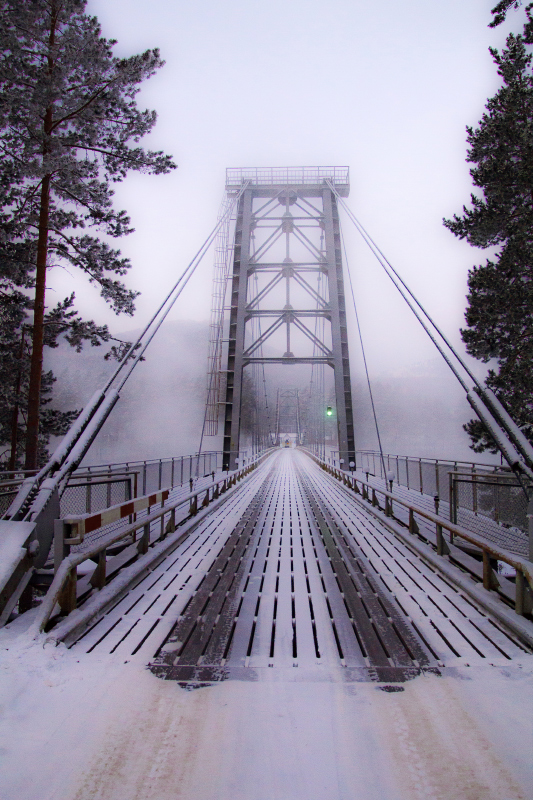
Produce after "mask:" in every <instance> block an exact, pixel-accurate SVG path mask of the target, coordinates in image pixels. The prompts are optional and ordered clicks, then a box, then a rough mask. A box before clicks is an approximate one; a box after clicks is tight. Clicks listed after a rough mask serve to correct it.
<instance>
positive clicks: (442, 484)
mask: <svg viewBox="0 0 533 800" xmlns="http://www.w3.org/2000/svg"><path fill="white" fill-rule="evenodd" d="M383 458H384V461H385V470H386V472H394V483H396V484H397V485H398V486H405V487H406V488H407V489H412V490H414V491H416V492H420V494H429V495H432V496H434V495H436V494H438V495H439V497H440V499H441V501H443V502H446V503H447V502H449V499H450V495H449V485H450V484H449V477H448V475H449V473H450V472H459V471H461V472H463V473H464V472H467V471H468V472H472V473H474V472H475V473H484V474H493V473H495V472H498V473H501V471H502V467H500V466H496V465H491V464H480V463H478V462H474V461H459V460H457V461H452V460H448V459H435V458H414V457H413V456H400V455H391V454H390V453H384V454H383ZM330 463H331V464H332V465H333V466H335V467H340V463H339V451H338V450H332V451H331V452H330ZM354 463H355V467H354V469H355V470H357V471H359V472H366V473H368V474H369V475H373V476H374V477H376V478H382V479H383V480H388V479H387V476H386V475H384V474H383V465H382V463H381V456H380V454H379V452H377V451H376V450H356V453H355V462H354Z"/></svg>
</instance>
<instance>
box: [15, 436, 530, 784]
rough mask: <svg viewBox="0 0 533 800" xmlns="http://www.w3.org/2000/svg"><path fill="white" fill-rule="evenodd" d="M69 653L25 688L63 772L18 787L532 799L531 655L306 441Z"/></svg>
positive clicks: (22, 780)
mask: <svg viewBox="0 0 533 800" xmlns="http://www.w3.org/2000/svg"><path fill="white" fill-rule="evenodd" d="M9 636H10V633H9V630H6V634H5V637H6V638H5V639H4V642H5V643H6V644H7V645H8V646H9V647H10V649H11V653H12V655H11V658H12V659H13V661H15V659H16V658H17V655H16V654H17V652H20V654H21V656H20V658H19V660H18V661H17V664H18V666H19V669H20V668H21V667H22V665H23V664H24V658H26V660H27V659H28V650H27V648H26V650H24V651H23V650H20V651H17V647H16V645H15V643H14V642H13V638H12V639H9ZM11 637H13V634H11ZM48 649H49V648H48ZM50 657H51V656H50V653H46V652H44V651H43V652H41V653H40V654H39V655H38V656H37V655H35V656H34V659H37V660H38V659H41V661H42V663H43V665H44V662H45V661H46V658H48V659H50ZM55 658H56V659H57V658H58V656H57V655H56V656H55ZM60 658H61V660H62V672H61V675H62V676H63V684H62V685H63V689H62V691H58V692H56V693H55V695H54V693H52V694H53V697H51V696H50V693H48V694H46V692H45V695H43V691H42V686H41V687H40V691H39V690H38V689H39V687H37V686H36V683H35V674H36V673H38V672H39V670H38V669H36V667H35V662H34V661H32V659H30V662H31V664H32V668H31V669H30V670H29V671H28V676H27V680H26V684H25V685H24V688H25V691H26V701H25V702H26V703H27V702H28V697H30V698H33V699H34V702H35V712H34V713H35V714H36V715H37V719H36V724H38V723H39V713H40V711H39V709H40V710H41V713H42V715H44V713H45V711H46V713H47V715H48V718H49V717H50V714H52V716H54V717H55V719H56V720H57V719H60V720H61V725H59V726H58V725H55V724H54V726H53V727H54V736H53V737H52V736H50V739H49V741H48V747H49V748H50V749H49V751H48V753H47V758H48V763H51V764H53V765H54V770H53V771H52V770H51V769H50V768H49V769H45V770H44V771H43V773H42V774H41V775H40V776H39V778H38V779H35V778H34V779H33V784H31V780H30V779H29V778H28V777H27V776H26V777H25V776H24V775H22V774H20V775H18V776H17V777H15V775H14V774H12V773H11V772H9V771H8V773H7V774H6V776H5V777H4V778H0V793H1V792H2V790H4V794H5V795H6V796H12V797H15V796H16V797H30V796H31V797H33V796H39V797H54V798H65V799H66V798H67V797H68V798H73V797H75V798H76V800H85V798H104V797H105V798H106V800H114V799H115V798H116V799H117V800H118V799H119V798H126V797H128V798H130V797H132V798H133V797H138V798H158V799H159V800H166V798H167V797H168V798H170V797H172V798H174V797H183V798H191V799H192V798H194V799H195V800H196V798H198V800H200V798H202V800H204V799H205V800H206V799H207V798H221V799H222V798H224V799H225V798H228V799H229V798H232V800H233V798H246V800H300V798H302V800H313V799H314V798H317V800H318V798H320V800H327V799H328V798H331V800H336V799H337V798H343V799H344V798H346V799H347V800H348V798H349V799H350V800H353V798H356V797H357V798H358V799H359V798H361V800H367V799H368V800H377V798H380V800H389V798H391V800H392V798H394V799H395V800H400V799H401V800H404V798H405V800H407V799H408V798H409V800H411V799H412V798H443V800H444V798H446V800H448V798H457V800H459V798H470V797H471V798H472V799H474V798H477V797H483V798H488V800H491V799H494V800H504V798H510V797H513V798H522V797H523V798H526V797H532V795H531V793H530V792H529V789H526V788H524V787H525V786H527V782H528V780H529V781H530V778H531V772H530V746H531V743H532V737H531V727H530V723H529V721H528V720H529V718H530V717H529V716H528V713H527V712H526V710H525V709H524V708H522V705H523V704H530V703H531V692H530V693H529V697H528V696H527V693H526V688H527V687H528V685H529V687H530V683H531V676H532V673H533V668H532V666H531V655H529V654H528V652H527V650H526V648H525V647H524V646H523V645H522V644H521V643H520V642H519V641H518V640H517V639H515V638H514V636H513V635H511V634H510V633H508V632H507V631H505V630H504V629H503V628H502V626H501V625H499V624H498V623H497V622H496V621H495V620H492V619H490V618H489V617H488V616H487V614H486V613H485V612H484V611H482V610H481V609H480V608H477V607H476V606H475V605H474V604H473V602H472V601H471V600H470V599H469V598H468V597H466V595H463V594H462V593H461V592H460V591H458V590H456V589H455V588H454V587H453V586H451V585H450V584H449V583H448V582H447V581H446V580H445V579H444V578H443V577H442V576H441V575H440V574H439V573H437V572H436V571H435V570H433V569H432V568H431V567H429V566H428V565H427V564H426V563H425V562H424V561H422V560H421V559H420V558H419V557H418V556H417V555H416V554H414V553H413V552H411V551H410V550H409V549H408V547H406V546H405V545H404V544H402V543H401V542H400V541H399V540H397V539H396V538H395V537H394V536H393V534H391V533H389V532H388V531H386V530H385V529H384V528H383V527H382V526H381V525H380V524H379V522H378V521H377V520H376V519H375V517H373V516H372V515H371V513H370V512H369V511H368V510H367V509H365V508H364V506H362V505H361V503H360V502H358V501H357V500H356V498H355V497H351V496H350V495H349V494H348V493H347V492H345V491H344V490H343V488H342V486H340V485H339V484H338V483H337V482H336V481H335V480H334V479H332V478H331V477H329V476H327V475H325V474H324V473H322V472H321V471H320V470H319V468H318V467H317V466H316V465H315V464H314V463H313V462H312V461H311V460H310V459H308V458H307V457H306V456H305V455H304V454H302V453H299V452H297V451H292V450H283V451H279V452H278V453H276V454H275V455H274V456H273V457H272V458H270V459H268V460H267V462H266V463H265V464H264V465H263V466H262V467H261V468H260V469H258V470H257V471H256V472H255V473H253V474H252V476H251V477H250V479H249V480H248V481H247V482H246V483H244V484H243V486H242V487H241V488H240V490H239V491H238V492H236V493H234V494H233V495H232V496H231V497H229V498H228V500H227V502H226V503H225V504H224V506H223V507H222V510H221V511H220V512H219V513H218V514H216V515H210V516H208V517H206V519H205V520H203V521H202V523H201V524H200V525H199V526H198V527H197V529H196V530H195V531H194V533H193V534H191V536H190V537H189V538H188V539H187V540H186V541H185V542H183V544H182V545H180V547H179V548H177V549H176V550H175V551H174V552H173V553H172V555H171V556H170V557H169V558H167V560H166V561H165V562H164V563H162V564H161V565H159V566H158V567H157V568H156V569H154V570H153V572H152V573H151V574H150V575H149V576H148V577H146V578H144V580H142V581H140V582H139V583H138V584H137V585H136V586H134V587H132V588H131V590H130V591H129V593H128V595H127V596H126V597H124V598H123V599H122V600H121V601H120V602H119V603H118V604H117V605H116V607H115V608H113V609H112V610H111V611H110V612H109V613H108V614H107V615H106V616H105V617H104V618H103V619H102V620H101V621H100V622H98V623H97V624H96V625H95V626H94V627H93V628H92V629H90V630H89V631H87V632H86V634H85V635H84V636H83V637H82V638H80V639H79V640H78V641H77V642H75V643H74V644H73V645H72V646H71V647H70V649H69V650H68V651H67V650H66V649H65V648H60ZM39 663H41V662H39ZM146 665H149V670H147V669H146ZM42 671H43V673H44V674H46V668H45V666H42ZM80 675H81V676H83V679H84V694H85V695H86V696H87V697H88V698H90V701H89V705H88V704H87V702H82V701H81V700H78V702H81V713H78V715H74V719H70V717H69V714H68V708H67V707H68V703H69V697H70V698H71V700H72V698H73V697H75V695H73V694H72V692H70V687H71V686H74V685H75V684H76V681H77V684H76V685H79V681H80ZM32 676H33V677H32ZM162 679H163V680H162ZM19 680H20V679H19ZM65 684H66V688H65ZM60 685H61V681H60ZM184 690H189V691H184ZM193 690H194V691H193ZM43 696H46V697H47V700H46V702H45V701H44V700H43ZM496 698H498V699H496ZM43 703H44V705H43ZM43 709H45V711H43ZM17 713H18V716H17ZM19 718H20V709H18V710H17V708H16V707H14V710H13V714H12V715H11V716H10V714H8V715H7V723H6V724H7V725H8V726H9V725H11V727H10V732H11V733H13V730H14V728H13V725H14V726H15V729H16V725H17V719H19ZM87 729H88V730H87ZM8 738H9V737H8ZM80 741H81V744H83V745H84V747H85V748H86V749H85V751H83V750H82V751H80V750H79V743H80ZM72 742H77V743H78V744H77V747H76V750H75V753H74V752H73V749H72V746H71V744H72ZM18 747H19V749H21V751H22V752H23V755H24V758H31V754H32V753H31V744H28V743H26V742H25V743H24V744H21V743H19V745H18ZM8 750H9V747H8ZM66 752H68V758H67V759H65V753H66ZM19 757H20V755H19ZM47 776H48V777H47ZM36 780H37V782H35V781H36ZM28 781H30V784H31V785H32V786H33V794H32V793H31V791H32V790H29V789H28V786H29V785H30V784H29V783H28ZM46 781H48V783H47V782H46ZM54 787H55V788H54ZM6 789H7V790H8V791H7V792H6ZM10 791H11V794H9V792H10ZM47 792H48V793H47ZM528 792H529V793H528Z"/></svg>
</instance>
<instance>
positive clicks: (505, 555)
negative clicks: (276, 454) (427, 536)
mask: <svg viewBox="0 0 533 800" xmlns="http://www.w3.org/2000/svg"><path fill="white" fill-rule="evenodd" d="M306 453H307V455H309V456H310V457H311V458H312V459H313V461H315V462H316V463H317V464H318V465H319V466H320V468H321V469H323V470H324V471H325V472H328V473H329V474H330V475H332V477H334V478H336V479H337V480H339V481H342V483H343V484H344V485H345V486H348V487H349V488H351V489H352V490H353V491H354V492H355V493H357V494H361V497H362V498H363V499H364V500H369V502H370V503H371V504H372V505H373V506H374V507H376V506H378V507H379V504H378V502H377V496H376V495H377V494H380V495H382V496H383V497H384V498H385V514H386V516H388V517H392V516H393V502H394V503H396V504H398V505H401V506H403V507H404V508H406V509H408V511H409V531H410V533H413V534H416V533H417V532H418V526H417V524H416V520H415V514H417V515H418V516H420V517H424V518H425V519H427V520H429V521H430V522H433V523H435V526H436V535H437V555H439V556H446V555H448V554H449V550H448V547H447V545H446V542H445V541H444V537H443V533H442V532H443V530H446V531H448V533H449V534H450V544H453V537H454V536H459V537H460V538H461V539H465V540H466V541H467V542H470V544H473V545H476V547H479V549H480V550H481V551H482V553H483V587H484V588H485V589H488V590H490V589H492V588H494V581H495V577H496V576H495V575H494V572H493V570H492V567H491V564H490V558H491V557H492V558H495V559H497V560H499V561H503V562H505V563H506V564H509V566H511V567H513V569H515V570H516V600H515V611H516V613H517V614H520V615H523V614H524V613H525V612H526V610H527V609H526V605H527V599H526V594H527V590H526V585H525V583H526V581H527V583H528V584H529V587H530V589H533V563H531V562H530V561H527V560H526V559H522V558H519V557H517V556H515V555H514V553H510V552H509V551H508V550H505V549H504V548H502V547H498V546H497V545H495V544H493V542H490V541H489V540H487V539H484V538H483V537H482V536H479V535H477V534H474V533H471V532H470V531H468V530H467V529H466V528H463V527H462V526H460V525H457V524H455V523H453V522H450V520H447V519H445V518H444V517H441V516H439V515H438V514H434V513H432V512H431V511H427V510H426V509H423V508H419V507H418V506H415V505H413V504H412V503H409V502H407V501H406V500H401V499H400V498H399V497H396V495H393V494H392V493H391V492H388V491H387V490H386V489H379V488H376V487H374V486H372V485H371V484H370V483H368V482H367V481H364V480H362V479H361V478H356V477H355V476H353V475H350V474H349V473H347V472H344V471H342V470H339V469H337V468H336V467H332V466H331V465H330V464H328V463H327V462H325V461H323V460H322V459H319V458H318V457H317V456H315V454H314V453H311V452H310V451H309V450H306ZM358 484H360V485H361V490H360V489H359V488H358ZM380 508H381V507H380ZM529 610H530V609H529Z"/></svg>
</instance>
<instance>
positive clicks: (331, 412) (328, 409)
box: [326, 406, 333, 417]
mask: <svg viewBox="0 0 533 800" xmlns="http://www.w3.org/2000/svg"><path fill="white" fill-rule="evenodd" d="M326 414H327V416H328V417H331V416H332V415H333V409H332V407H331V406H328V407H327V408H326Z"/></svg>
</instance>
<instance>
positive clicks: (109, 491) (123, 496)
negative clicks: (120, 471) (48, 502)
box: [60, 478, 133, 517]
mask: <svg viewBox="0 0 533 800" xmlns="http://www.w3.org/2000/svg"><path fill="white" fill-rule="evenodd" d="M132 484H133V481H132V479H131V478H121V479H120V478H119V479H116V480H113V479H105V480H100V481H98V480H95V481H87V482H84V483H81V482H79V483H78V482H75V483H71V484H69V485H68V486H67V487H66V489H65V490H64V492H63V494H62V496H61V500H60V513H61V516H62V517H65V516H72V515H78V514H93V513H97V512H98V511H103V510H104V509H105V508H110V507H111V506H116V505H119V503H124V502H125V501H127V500H130V499H131V498H132V497H133V487H132Z"/></svg>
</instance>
